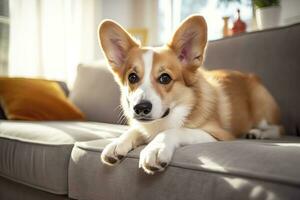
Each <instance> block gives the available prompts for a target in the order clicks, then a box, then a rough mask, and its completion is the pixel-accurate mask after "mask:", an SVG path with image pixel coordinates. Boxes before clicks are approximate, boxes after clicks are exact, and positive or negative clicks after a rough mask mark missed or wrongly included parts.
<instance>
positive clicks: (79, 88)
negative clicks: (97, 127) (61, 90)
mask: <svg viewBox="0 0 300 200" xmlns="http://www.w3.org/2000/svg"><path fill="white" fill-rule="evenodd" d="M70 99H71V101H72V102H74V104H75V105H77V106H78V107H79V108H80V110H81V111H82V112H83V113H84V114H85V117H86V119H87V120H89V121H97V122H105V123H114V124H115V123H121V122H122V120H124V119H123V118H121V116H122V110H121V107H120V89H119V86H118V85H117V83H116V82H115V80H114V78H113V76H112V74H111V72H110V71H109V70H108V67H107V65H105V64H103V63H102V64H101V63H96V64H81V65H79V66H78V71H77V77H76V80H75V84H74V87H73V89H72V91H71V93H70Z"/></svg>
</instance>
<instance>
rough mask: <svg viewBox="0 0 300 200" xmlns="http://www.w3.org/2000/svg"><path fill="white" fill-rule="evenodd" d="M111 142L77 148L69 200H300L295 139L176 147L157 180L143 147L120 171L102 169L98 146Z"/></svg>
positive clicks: (81, 144)
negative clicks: (142, 156) (142, 160)
mask: <svg viewBox="0 0 300 200" xmlns="http://www.w3.org/2000/svg"><path fill="white" fill-rule="evenodd" d="M109 142H110V141H109V140H98V141H92V142H77V143H75V146H74V150H73V151H72V156H71V159H70V167H69V196H70V197H71V198H75V199H90V200H98V199H110V200H121V199H124V200H125V199H143V200H148V199H149V200H152V199H157V200H160V199H161V200H163V199H178V200H179V199H186V200H196V199H197V200H198V199H272V200H276V199H278V200H279V199H281V200H282V199H297V198H299V195H300V173H299V170H298V168H297V167H295V166H299V165H300V151H299V149H300V145H299V142H300V139H299V138H296V137H288V138H283V139H281V140H238V141H229V142H212V143H203V144H196V145H190V146H186V147H182V148H178V149H177V150H176V153H175V154H174V157H173V159H172V162H171V163H170V165H169V166H168V168H167V170H165V171H164V172H162V173H158V174H155V175H147V174H145V173H144V172H143V170H142V169H139V168H138V157H139V152H140V151H141V149H142V148H143V147H140V148H138V149H136V150H133V151H132V152H130V153H129V155H128V156H127V157H126V158H125V159H123V161H122V162H121V163H120V164H118V165H116V166H113V167H111V166H107V165H103V164H102V163H101V161H100V160H99V156H100V153H101V148H100V147H102V148H103V147H104V146H105V145H106V144H107V143H109ZM237 149H238V150H237ZM114 191H117V192H114Z"/></svg>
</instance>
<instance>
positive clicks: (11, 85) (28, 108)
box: [0, 77, 84, 120]
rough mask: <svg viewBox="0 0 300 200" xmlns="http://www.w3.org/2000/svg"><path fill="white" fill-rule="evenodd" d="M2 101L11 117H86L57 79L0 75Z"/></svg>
mask: <svg viewBox="0 0 300 200" xmlns="http://www.w3.org/2000/svg"><path fill="white" fill-rule="evenodd" d="M0 104H1V106H2V108H3V110H4V112H5V116H6V117H7V119H10V120H83V118H84V117H83V114H82V113H81V112H80V110H79V109H78V108H77V107H76V106H75V105H74V104H72V103H71V102H70V101H69V100H68V98H67V97H66V95H65V93H64V91H63V90H62V88H61V86H60V85H59V84H58V83H57V82H56V81H51V80H45V79H32V78H10V77H0Z"/></svg>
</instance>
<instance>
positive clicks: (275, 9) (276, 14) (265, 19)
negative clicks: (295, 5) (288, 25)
mask: <svg viewBox="0 0 300 200" xmlns="http://www.w3.org/2000/svg"><path fill="white" fill-rule="evenodd" d="M253 3H254V5H255V7H256V20H257V27H258V29H266V28H272V27H276V26H279V22H280V13H281V7H280V2H279V0H253Z"/></svg>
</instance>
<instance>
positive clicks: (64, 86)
mask: <svg viewBox="0 0 300 200" xmlns="http://www.w3.org/2000/svg"><path fill="white" fill-rule="evenodd" d="M57 83H58V84H59V86H60V87H61V89H62V90H63V91H64V93H65V95H66V96H69V92H70V91H69V88H68V86H67V84H66V83H65V82H63V81H57ZM1 119H7V118H6V116H5V113H4V110H3V108H2V106H1V104H0V120H1Z"/></svg>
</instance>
